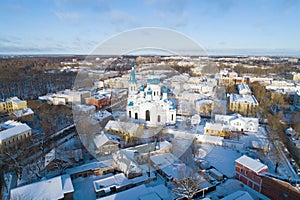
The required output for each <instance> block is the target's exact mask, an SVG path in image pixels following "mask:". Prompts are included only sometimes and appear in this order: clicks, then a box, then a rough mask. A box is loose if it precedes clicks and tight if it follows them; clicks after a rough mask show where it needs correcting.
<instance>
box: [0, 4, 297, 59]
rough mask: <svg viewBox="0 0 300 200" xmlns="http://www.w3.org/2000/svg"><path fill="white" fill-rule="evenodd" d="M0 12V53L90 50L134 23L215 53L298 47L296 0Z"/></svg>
mask: <svg viewBox="0 0 300 200" xmlns="http://www.w3.org/2000/svg"><path fill="white" fill-rule="evenodd" d="M0 17H1V20H0V26H1V31H0V53H1V54H6V53H16V54H18V53H25V54H30V53H78V54H89V53H90V52H91V51H92V50H93V49H94V48H95V47H96V46H97V45H98V44H99V43H101V42H103V41H104V40H106V39H108V38H110V37H111V36H112V35H115V34H118V33H120V32H122V31H126V30H129V29H133V28H139V27H162V28H168V29H173V30H176V31H178V32H181V33H183V34H185V35H187V36H188V37H190V38H192V39H193V40H195V41H196V42H198V43H199V44H201V45H202V46H203V47H205V48H206V49H208V50H212V51H216V52H223V51H228V52H229V51H231V52H237V51H245V50H246V51H247V50H249V49H255V50H258V51H264V50H266V51H280V52H281V51H298V50H299V49H300V48H299V47H300V0H194V1H192V0H191V1H188V0H144V1H143V0H139V1H137V0H131V1H125V0H36V1H33V0H1V2H0ZM298 52H299V51H298Z"/></svg>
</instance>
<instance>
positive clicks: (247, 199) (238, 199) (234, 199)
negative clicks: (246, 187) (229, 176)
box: [221, 190, 253, 200]
mask: <svg viewBox="0 0 300 200" xmlns="http://www.w3.org/2000/svg"><path fill="white" fill-rule="evenodd" d="M221 200H253V198H252V197H251V195H250V194H249V193H248V192H246V191H241V190H238V191H236V192H234V193H231V194H229V195H227V196H226V197H224V198H222V199H221Z"/></svg>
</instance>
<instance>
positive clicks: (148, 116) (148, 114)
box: [146, 110, 150, 121]
mask: <svg viewBox="0 0 300 200" xmlns="http://www.w3.org/2000/svg"><path fill="white" fill-rule="evenodd" d="M146 121H150V111H149V110H146Z"/></svg>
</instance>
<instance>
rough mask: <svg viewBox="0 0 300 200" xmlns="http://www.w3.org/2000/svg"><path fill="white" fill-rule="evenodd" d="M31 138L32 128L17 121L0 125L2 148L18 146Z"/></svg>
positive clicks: (0, 143)
mask: <svg viewBox="0 0 300 200" xmlns="http://www.w3.org/2000/svg"><path fill="white" fill-rule="evenodd" d="M30 136H31V128H30V127H29V126H28V125H27V124H23V123H21V122H17V121H12V120H9V121H6V122H5V123H3V124H1V125H0V148H1V149H4V148H7V147H13V146H16V144H18V143H19V142H21V141H22V140H24V139H25V138H28V137H30Z"/></svg>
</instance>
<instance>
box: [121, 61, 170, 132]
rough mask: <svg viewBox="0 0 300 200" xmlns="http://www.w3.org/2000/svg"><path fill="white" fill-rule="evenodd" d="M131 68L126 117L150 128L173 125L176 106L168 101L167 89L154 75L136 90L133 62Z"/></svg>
mask: <svg viewBox="0 0 300 200" xmlns="http://www.w3.org/2000/svg"><path fill="white" fill-rule="evenodd" d="M131 67H132V69H131V74H130V80H129V89H128V102H127V107H126V113H127V116H128V117H129V118H131V119H136V120H139V121H140V122H141V123H145V124H146V125H147V126H150V127H156V126H160V125H166V124H175V122H176V105H175V103H174V102H173V101H171V100H170V99H168V95H167V88H166V87H162V86H161V82H160V79H159V78H158V77H155V76H154V75H151V76H150V77H149V78H148V79H147V86H146V87H144V86H143V85H142V86H141V87H140V88H138V86H137V81H136V78H135V71H134V62H132V65H131Z"/></svg>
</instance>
